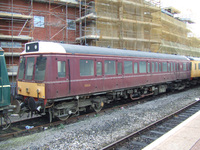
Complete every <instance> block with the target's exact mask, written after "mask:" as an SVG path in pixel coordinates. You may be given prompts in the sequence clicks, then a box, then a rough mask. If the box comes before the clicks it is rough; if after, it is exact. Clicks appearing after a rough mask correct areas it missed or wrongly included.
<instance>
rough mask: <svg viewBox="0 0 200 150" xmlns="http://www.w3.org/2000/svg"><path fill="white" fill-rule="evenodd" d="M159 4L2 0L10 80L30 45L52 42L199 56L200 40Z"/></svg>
mask: <svg viewBox="0 0 200 150" xmlns="http://www.w3.org/2000/svg"><path fill="white" fill-rule="evenodd" d="M160 1H161V0H1V2H0V47H2V48H3V49H4V51H5V57H6V63H7V68H8V74H9V76H10V77H12V79H13V76H14V78H15V77H16V75H17V69H18V62H19V55H20V53H21V52H22V51H23V49H24V44H25V43H26V42H31V41H38V40H39V41H40V40H41V41H54V42H61V43H70V44H81V45H93V46H101V47H112V48H120V49H130V50H141V51H150V52H158V53H170V54H180V55H190V56H200V40H199V39H197V38H195V37H188V35H189V34H190V32H191V31H190V30H188V29H187V25H186V24H187V23H192V21H191V20H190V19H188V18H184V19H183V18H177V17H175V15H176V14H178V13H180V12H179V11H178V10H176V9H175V8H166V9H161V6H160Z"/></svg>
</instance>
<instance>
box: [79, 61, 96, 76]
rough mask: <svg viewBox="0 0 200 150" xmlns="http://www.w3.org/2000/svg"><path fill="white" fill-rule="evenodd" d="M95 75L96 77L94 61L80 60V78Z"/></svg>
mask: <svg viewBox="0 0 200 150" xmlns="http://www.w3.org/2000/svg"><path fill="white" fill-rule="evenodd" d="M93 75H94V61H93V60H80V76H93Z"/></svg>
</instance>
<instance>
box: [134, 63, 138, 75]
mask: <svg viewBox="0 0 200 150" xmlns="http://www.w3.org/2000/svg"><path fill="white" fill-rule="evenodd" d="M134 73H135V74H137V73H138V63H134Z"/></svg>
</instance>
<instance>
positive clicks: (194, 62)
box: [189, 57, 200, 81]
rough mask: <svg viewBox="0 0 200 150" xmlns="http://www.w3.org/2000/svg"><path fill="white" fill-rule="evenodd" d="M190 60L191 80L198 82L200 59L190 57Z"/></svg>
mask: <svg viewBox="0 0 200 150" xmlns="http://www.w3.org/2000/svg"><path fill="white" fill-rule="evenodd" d="M189 59H190V62H191V79H194V80H196V79H198V78H199V77H200V58H197V57H189ZM196 81H197V80H196Z"/></svg>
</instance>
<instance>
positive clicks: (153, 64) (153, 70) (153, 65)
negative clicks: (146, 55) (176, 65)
mask: <svg viewBox="0 0 200 150" xmlns="http://www.w3.org/2000/svg"><path fill="white" fill-rule="evenodd" d="M151 67H152V73H153V72H155V63H154V62H152V63H151Z"/></svg>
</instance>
